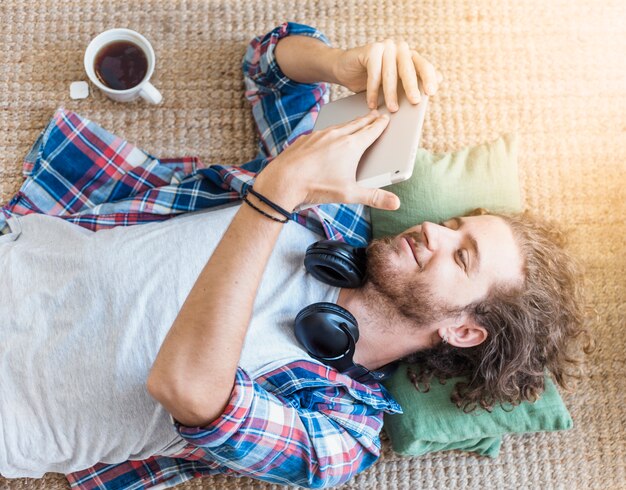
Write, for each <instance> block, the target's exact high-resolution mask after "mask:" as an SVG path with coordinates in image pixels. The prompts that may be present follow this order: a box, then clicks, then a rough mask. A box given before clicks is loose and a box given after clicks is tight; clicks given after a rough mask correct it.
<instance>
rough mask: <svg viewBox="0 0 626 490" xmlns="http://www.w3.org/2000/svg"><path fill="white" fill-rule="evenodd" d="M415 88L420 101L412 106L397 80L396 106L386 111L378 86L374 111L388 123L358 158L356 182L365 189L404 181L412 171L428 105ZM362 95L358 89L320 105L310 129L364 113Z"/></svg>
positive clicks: (422, 94)
mask: <svg viewBox="0 0 626 490" xmlns="http://www.w3.org/2000/svg"><path fill="white" fill-rule="evenodd" d="M419 88H420V95H421V99H420V102H419V104H416V105H413V104H411V103H410V102H409V100H408V99H407V98H406V95H405V93H404V90H403V87H402V82H401V81H400V80H398V105H399V109H398V111H396V112H394V113H391V112H389V111H388V110H387V107H386V106H385V102H384V96H383V93H382V87H381V88H380V89H379V97H378V112H379V113H381V114H389V124H388V125H387V127H386V128H385V131H384V132H383V134H382V135H381V136H380V137H379V138H378V139H377V140H376V141H375V142H374V143H373V144H372V146H370V147H369V148H368V149H367V150H366V151H365V153H363V156H362V157H361V161H360V162H359V166H358V167H357V172H356V180H357V182H358V183H359V185H361V186H363V187H368V188H377V187H384V186H387V185H390V184H395V183H396V182H402V181H403V180H407V179H408V178H410V177H411V175H412V174H413V166H414V165H415V154H416V153H417V148H418V146H419V142H420V137H421V135H422V126H423V125H424V117H425V115H426V107H427V105H428V96H427V95H425V94H424V91H423V90H422V86H421V84H420V87H419ZM365 97H366V93H365V92H360V93H358V94H355V95H351V96H349V97H344V98H343V99H339V100H335V101H333V102H329V103H328V104H326V105H323V106H322V108H321V109H320V113H319V114H318V116H317V121H316V122H315V126H314V128H313V129H314V130H320V129H325V128H327V127H329V126H333V125H335V124H341V123H344V122H348V121H350V120H352V119H354V118H356V117H359V116H363V115H365V114H367V113H368V112H370V109H369V107H368V106H367V101H366V99H365Z"/></svg>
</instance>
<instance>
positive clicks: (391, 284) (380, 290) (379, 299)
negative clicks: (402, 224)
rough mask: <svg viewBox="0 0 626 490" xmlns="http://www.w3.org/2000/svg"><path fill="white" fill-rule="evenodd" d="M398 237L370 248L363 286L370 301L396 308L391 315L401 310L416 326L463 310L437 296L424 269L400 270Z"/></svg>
mask: <svg viewBox="0 0 626 490" xmlns="http://www.w3.org/2000/svg"><path fill="white" fill-rule="evenodd" d="M407 235H409V236H411V235H410V234H407ZM395 238H396V237H384V238H379V239H376V240H373V241H372V242H371V243H370V244H369V246H368V247H367V249H366V257H367V275H366V278H365V284H364V286H363V287H364V290H365V291H366V292H367V293H368V294H369V295H370V300H371V301H376V303H380V304H386V305H388V307H389V308H391V309H392V310H393V311H389V314H390V318H391V317H392V316H391V315H393V314H394V313H395V314H396V315H397V314H398V313H399V314H400V315H402V316H403V317H405V318H407V319H409V320H411V321H412V322H413V323H414V325H415V327H416V328H421V327H426V326H428V325H431V324H433V323H435V322H437V321H439V320H441V319H443V318H446V317H449V316H453V315H457V314H459V313H460V312H462V311H463V309H462V308H452V307H450V306H449V305H446V304H444V302H443V301H442V300H440V299H438V298H437V294H435V291H433V288H432V286H431V284H430V283H429V281H428V277H427V276H424V275H422V271H421V270H420V271H419V272H415V273H412V274H411V275H408V274H407V272H406V271H405V270H398V266H397V264H395V263H394V261H393V257H394V256H396V255H397V254H398V253H399V252H400V250H399V247H398V246H397V245H396V244H395V243H394V240H395Z"/></svg>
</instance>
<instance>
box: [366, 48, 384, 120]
mask: <svg viewBox="0 0 626 490" xmlns="http://www.w3.org/2000/svg"><path fill="white" fill-rule="evenodd" d="M384 51H385V45H384V44H383V43H374V44H372V47H371V48H370V52H369V58H368V60H367V92H366V93H367V95H366V97H367V106H368V107H369V108H370V109H376V108H377V107H378V87H380V81H381V71H382V66H383V52H384Z"/></svg>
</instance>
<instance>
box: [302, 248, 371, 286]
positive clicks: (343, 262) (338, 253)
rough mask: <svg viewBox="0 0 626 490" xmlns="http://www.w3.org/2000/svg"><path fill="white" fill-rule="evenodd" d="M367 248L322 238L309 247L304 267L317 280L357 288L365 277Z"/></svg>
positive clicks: (332, 284)
mask: <svg viewBox="0 0 626 490" xmlns="http://www.w3.org/2000/svg"><path fill="white" fill-rule="evenodd" d="M366 262H367V259H366V255H365V248H363V247H354V246H352V245H349V244H347V243H344V242H338V241H334V240H322V241H319V242H315V243H313V244H312V245H310V246H309V247H308V248H307V251H306V254H305V256H304V267H305V268H306V270H307V271H308V272H309V273H310V274H311V275H312V276H313V277H315V278H316V279H317V280H319V281H322V282H324V283H326V284H330V285H331V286H335V287H339V288H357V287H359V286H361V285H362V284H363V281H364V279H365V265H366Z"/></svg>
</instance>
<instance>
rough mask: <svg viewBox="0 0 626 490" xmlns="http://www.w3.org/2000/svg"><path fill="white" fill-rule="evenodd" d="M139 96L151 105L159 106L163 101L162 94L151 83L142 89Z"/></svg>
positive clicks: (147, 83)
mask: <svg viewBox="0 0 626 490" xmlns="http://www.w3.org/2000/svg"><path fill="white" fill-rule="evenodd" d="M139 96H140V97H141V98H143V99H144V100H146V101H148V102H150V103H151V104H159V103H160V102H161V101H162V100H163V96H162V95H161V92H159V91H158V90H157V89H156V88H155V87H154V85H152V84H151V83H150V82H146V83H145V84H144V86H143V87H141V90H140V91H139Z"/></svg>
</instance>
